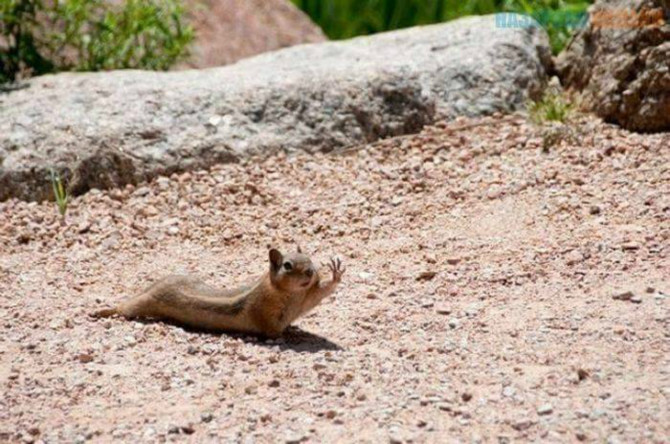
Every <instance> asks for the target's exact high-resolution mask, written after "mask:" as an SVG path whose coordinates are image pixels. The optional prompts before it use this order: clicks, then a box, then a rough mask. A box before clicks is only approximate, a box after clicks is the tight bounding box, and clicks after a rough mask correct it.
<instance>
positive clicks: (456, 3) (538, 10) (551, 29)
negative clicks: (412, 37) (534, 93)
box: [293, 0, 592, 54]
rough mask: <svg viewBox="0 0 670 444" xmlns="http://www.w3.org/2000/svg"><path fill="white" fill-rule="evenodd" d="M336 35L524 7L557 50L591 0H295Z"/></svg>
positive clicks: (329, 34) (316, 20)
mask: <svg viewBox="0 0 670 444" xmlns="http://www.w3.org/2000/svg"><path fill="white" fill-rule="evenodd" d="M293 3H295V4H296V5H297V6H298V7H299V8H301V9H302V10H303V11H305V12H306V13H307V15H309V16H310V17H311V18H312V20H314V21H315V22H316V23H317V24H318V25H319V26H321V29H323V31H324V32H325V33H326V35H328V37H330V38H331V39H344V38H349V37H354V36H357V35H365V34H373V33H376V32H381V31H388V30H392V29H399V28H406V27H409V26H416V25H425V24H430V23H439V22H445V21H449V20H453V19H456V18H459V17H464V16H467V15H477V14H493V13H495V12H518V13H523V14H527V15H530V16H532V17H534V18H535V19H536V20H537V21H538V22H539V23H540V24H541V25H542V26H544V28H545V29H546V30H547V33H548V34H549V40H550V44H551V48H552V51H553V52H554V54H557V53H558V52H559V51H560V50H561V49H562V48H563V47H564V46H565V44H566V42H567V40H568V39H569V38H570V35H571V34H572V32H573V31H574V29H575V28H576V27H579V26H581V25H582V24H583V19H584V17H585V12H586V9H587V7H588V6H589V4H590V3H592V1H591V0H293Z"/></svg>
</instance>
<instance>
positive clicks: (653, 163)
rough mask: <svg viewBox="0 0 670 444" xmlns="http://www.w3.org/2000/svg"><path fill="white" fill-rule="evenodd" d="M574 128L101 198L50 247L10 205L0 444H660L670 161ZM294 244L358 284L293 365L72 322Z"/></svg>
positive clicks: (465, 132) (201, 178)
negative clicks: (167, 283)
mask: <svg viewBox="0 0 670 444" xmlns="http://www.w3.org/2000/svg"><path fill="white" fill-rule="evenodd" d="M473 124H474V125H475V126H472V125H473ZM574 128H576V129H575V135H576V137H574V138H573V140H572V141H571V140H567V141H565V142H562V143H559V144H557V145H556V146H554V147H550V148H549V149H548V150H543V149H542V138H541V137H540V135H539V131H538V130H537V129H534V128H533V127H532V126H530V125H528V124H526V123H525V121H524V120H523V118H521V117H511V118H510V117H508V118H502V119H490V120H486V119H485V120H476V121H469V120H465V119H460V120H457V121H456V122H451V123H449V124H448V125H447V124H439V125H436V126H434V127H431V128H427V129H426V130H425V131H424V132H423V133H422V134H419V135H416V136H409V137H403V138H397V139H391V140H387V141H383V142H379V143H376V144H373V145H370V146H367V147H364V149H361V150H353V151H351V152H348V153H341V154H337V155H330V156H324V155H317V156H312V157H310V156H306V155H295V156H289V157H288V158H287V157H286V156H278V157H272V158H269V159H266V160H264V161H262V162H260V163H254V162H250V163H247V164H241V165H223V166H220V167H216V168H214V169H212V170H211V171H203V172H195V173H186V174H180V175H174V176H172V177H170V178H161V179H158V180H156V181H154V182H152V183H150V184H145V185H142V186H139V187H128V188H127V189H126V190H116V191H110V192H99V191H95V190H94V191H93V192H90V193H88V194H87V195H85V196H83V197H80V198H77V199H75V200H74V201H73V202H72V205H71V208H70V210H69V213H68V216H67V223H66V224H65V225H61V223H60V222H59V219H58V217H57V215H56V210H55V207H54V205H53V204H48V203H45V204H29V203H25V202H18V201H9V202H5V203H2V204H0V248H2V250H0V251H1V254H0V319H1V323H2V324H1V325H0V384H1V387H2V393H3V395H2V397H1V399H0V441H10V442H20V441H39V440H43V441H46V442H73V441H74V442H82V441H86V440H89V439H90V440H94V441H98V442H109V441H112V440H118V441H121V440H122V441H125V442H144V441H149V442H156V441H158V442H161V441H184V442H215V441H218V440H222V441H225V442H237V441H240V442H277V441H279V442H284V441H285V442H294V443H295V442H300V441H303V442H347V441H357V442H387V441H390V442H410V441H413V442H457V441H472V442H480V441H481V442H507V441H524V440H542V441H547V442H572V441H577V440H581V441H587V442H603V441H605V440H607V441H609V442H611V443H616V442H622V443H623V442H659V443H660V442H668V437H669V436H670V408H669V405H670V315H669V308H670V282H669V281H670V135H668V134H665V135H644V136H643V135H636V134H630V133H627V132H624V131H621V130H618V129H616V128H614V127H611V126H609V125H604V124H602V123H599V122H597V121H594V120H590V119H587V120H584V121H582V122H580V123H578V124H575V126H574ZM298 243H299V244H300V245H301V246H302V248H303V250H306V251H307V252H309V253H310V254H312V255H313V256H314V257H315V259H317V260H318V261H323V260H325V259H327V258H328V257H330V256H331V255H339V256H341V257H342V258H343V259H344V262H345V264H346V265H347V267H348V271H347V274H346V275H345V277H344V282H343V285H342V287H341V289H340V290H339V291H338V292H337V294H336V295H335V297H334V298H331V299H330V300H328V301H327V302H326V303H324V304H323V305H322V306H320V307H318V308H317V309H316V310H315V311H314V312H313V313H312V314H310V315H309V316H308V317H306V318H304V319H302V320H300V321H299V322H298V323H297V326H296V328H295V329H294V330H292V331H291V332H290V333H289V334H287V336H286V338H284V339H281V340H278V341H261V340H258V339H254V338H246V337H240V336H236V337H233V336H230V335H225V334H211V333H206V332H197V331H187V330H184V329H182V328H180V327H178V326H174V325H167V324H164V323H156V322H154V323H141V322H133V321H127V320H122V319H110V320H98V321H96V320H91V319H89V318H88V316H87V314H88V313H89V312H92V311H94V310H95V309H98V308H100V307H104V306H108V305H111V304H113V303H115V302H118V301H120V300H122V299H123V298H126V297H128V296H130V295H133V294H134V293H135V292H136V291H138V290H139V289H141V288H142V287H144V286H146V285H147V284H149V283H150V282H152V281H153V280H155V279H156V278H157V277H159V276H161V275H164V274H167V273H171V272H189V273H194V274H198V275H200V276H202V277H203V278H205V279H206V280H207V281H209V282H210V283H212V284H220V285H230V284H233V283H235V282H238V281H240V280H243V279H245V278H247V277H249V276H251V275H253V274H257V273H261V272H263V271H265V269H266V268H267V248H268V247H269V246H277V247H280V248H283V249H293V248H294V247H295V245H296V244H298ZM629 289H630V290H632V293H627V294H626V293H625V292H626V291H627V290H629ZM619 296H620V297H619Z"/></svg>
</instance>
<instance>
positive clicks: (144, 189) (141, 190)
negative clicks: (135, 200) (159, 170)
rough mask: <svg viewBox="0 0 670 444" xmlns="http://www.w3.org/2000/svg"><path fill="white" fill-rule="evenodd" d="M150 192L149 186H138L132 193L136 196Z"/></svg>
mask: <svg viewBox="0 0 670 444" xmlns="http://www.w3.org/2000/svg"><path fill="white" fill-rule="evenodd" d="M150 192H151V190H150V189H149V187H139V188H138V189H136V190H135V192H134V193H133V194H134V195H135V196H138V197H143V196H146V195H147V194H149V193H150Z"/></svg>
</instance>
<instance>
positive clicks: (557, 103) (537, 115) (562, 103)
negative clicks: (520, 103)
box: [528, 90, 573, 124]
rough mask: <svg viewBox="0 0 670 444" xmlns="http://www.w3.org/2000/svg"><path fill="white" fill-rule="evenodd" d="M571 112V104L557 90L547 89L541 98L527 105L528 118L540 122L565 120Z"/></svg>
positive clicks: (561, 121) (562, 121)
mask: <svg viewBox="0 0 670 444" xmlns="http://www.w3.org/2000/svg"><path fill="white" fill-rule="evenodd" d="M572 114H573V107H572V104H571V103H570V102H569V101H568V100H566V98H565V97H564V95H563V94H562V93H560V92H558V91H552V90H548V91H547V92H545V94H544V96H543V97H542V99H540V100H538V101H535V102H531V103H530V104H529V106H528V115H529V117H530V120H531V121H533V122H535V123H538V124H542V123H545V122H560V123H564V122H566V121H567V120H568V119H569V118H570V117H571V116H572Z"/></svg>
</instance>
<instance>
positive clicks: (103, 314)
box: [91, 308, 119, 319]
mask: <svg viewBox="0 0 670 444" xmlns="http://www.w3.org/2000/svg"><path fill="white" fill-rule="evenodd" d="M118 313H119V312H118V311H117V310H116V308H103V309H102V310H98V311H96V312H94V313H91V317H92V318H95V319H98V318H109V317H111V316H114V315H115V314H118Z"/></svg>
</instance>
